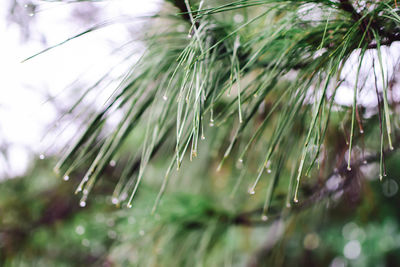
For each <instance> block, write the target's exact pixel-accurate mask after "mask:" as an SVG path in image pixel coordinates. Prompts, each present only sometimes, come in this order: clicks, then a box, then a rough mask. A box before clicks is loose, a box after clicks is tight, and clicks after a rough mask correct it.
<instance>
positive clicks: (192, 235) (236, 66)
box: [5, 0, 400, 266]
mask: <svg viewBox="0 0 400 267" xmlns="http://www.w3.org/2000/svg"><path fill="white" fill-rule="evenodd" d="M168 2H169V4H166V5H165V6H164V8H163V10H162V11H161V12H160V14H159V15H157V16H153V17H149V18H147V19H148V22H149V23H148V25H147V26H146V28H145V30H144V31H143V32H142V35H141V36H140V38H139V39H140V40H142V41H143V44H144V46H145V49H144V51H143V53H142V54H141V56H140V59H139V60H137V61H135V62H133V61H134V60H133V59H132V58H133V57H131V56H132V55H130V57H127V61H128V62H129V64H128V65H129V67H128V68H127V70H126V73H125V74H124V75H123V78H122V79H121V80H120V81H119V82H120V83H119V85H118V87H116V88H115V91H114V92H113V93H112V94H111V95H110V97H109V99H108V100H107V103H106V104H105V105H104V106H103V107H101V108H100V109H99V110H98V112H97V113H96V114H94V115H93V114H92V113H90V114H86V115H87V117H86V118H84V119H86V120H88V121H89V123H88V125H87V127H85V128H84V129H83V131H82V132H80V133H79V134H77V136H76V138H75V139H76V140H74V141H75V144H73V145H71V146H69V147H68V150H67V151H65V152H64V154H63V157H62V159H61V160H60V161H59V162H58V164H57V165H56V167H55V171H56V172H57V173H59V174H60V175H61V176H64V177H69V178H71V179H72V180H73V181H76V179H75V177H79V179H80V178H81V177H83V178H82V180H80V182H79V184H76V188H77V190H76V193H79V194H82V195H81V199H80V201H79V203H80V205H81V206H83V207H84V206H86V205H87V209H88V210H89V211H88V212H87V213H82V215H79V216H77V218H74V219H73V221H71V222H68V223H66V225H64V226H62V229H64V230H62V233H59V236H57V237H56V238H53V240H54V241H55V242H56V243H57V242H58V240H62V239H63V238H65V237H66V236H68V235H70V234H71V233H72V232H73V231H78V232H82V231H81V230H82V228H79V229H77V228H76V227H77V225H80V226H82V227H83V228H84V229H90V231H89V230H88V231H85V233H84V234H81V235H82V237H85V239H86V240H93V242H94V244H95V245H94V247H98V248H99V249H98V250H97V252H98V254H102V253H104V252H105V251H107V252H109V254H108V255H107V256H101V257H100V258H97V260H99V261H103V262H104V260H105V259H104V257H108V258H107V261H108V260H110V261H111V262H116V263H117V264H119V265H133V266H135V265H137V266H153V265H154V266H193V265H195V264H197V265H199V266H221V265H223V264H225V265H227V266H229V265H239V266H242V265H244V264H245V263H247V264H248V265H249V266H263V265H266V266H271V265H277V266H279V265H283V266H286V265H287V266H293V265H297V264H299V262H302V263H304V265H307V262H308V261H311V262H314V263H315V264H316V265H317V266H326V265H328V264H329V263H330V262H332V260H334V259H335V258H337V257H339V258H338V259H337V260H339V261H340V260H342V258H343V255H344V256H346V257H347V258H348V259H351V257H352V255H351V254H350V256H349V255H347V254H346V253H347V252H346V251H344V250H346V246H348V245H349V242H350V241H354V242H353V243H350V245H349V246H350V248H352V247H351V246H356V250H357V249H358V247H357V246H360V249H361V251H362V252H363V253H362V256H360V257H358V256H359V255H358V256H357V257H356V258H357V259H354V261H352V260H353V259H351V261H350V262H351V264H352V265H354V266H365V265H371V266H374V265H378V264H383V263H384V262H385V261H386V262H388V261H394V262H398V257H397V256H395V255H396V251H398V249H399V248H398V246H397V245H396V242H395V241H393V240H398V221H399V220H398V215H397V213H396V212H394V211H393V210H392V207H393V206H392V205H394V204H393V203H391V204H388V202H390V201H386V200H387V198H384V197H383V196H382V193H381V192H380V191H379V190H380V187H381V186H380V184H379V182H378V181H375V180H374V178H377V177H379V178H380V180H383V182H384V183H385V182H388V181H390V179H394V178H396V177H391V176H390V175H391V172H392V171H393V173H394V174H396V175H397V171H398V170H397V169H398V167H397V165H396V164H395V163H396V162H398V157H399V156H398V154H396V153H394V152H393V151H391V150H393V149H396V148H397V146H398V145H399V141H400V140H399V138H398V134H397V131H398V130H397V129H398V124H399V118H398V115H397V113H396V100H395V99H394V98H393V97H392V96H391V94H389V93H388V92H391V91H393V90H394V89H393V88H394V84H395V83H396V79H395V78H391V77H389V75H388V70H387V66H386V65H387V64H386V63H385V59H384V55H383V52H382V51H384V50H383V48H382V46H390V45H391V44H392V43H393V42H395V41H398V40H400V33H399V27H400V19H399V18H400V17H399V9H398V8H397V7H396V2H395V1H392V0H382V1H348V0H340V1H333V0H332V1H331V0H314V1H294V0H293V1H278V0H263V1H252V0H247V1H244V0H240V1H209V2H205V1H198V2H195V3H190V4H189V1H179V0H170V1H168ZM99 27H100V26H99ZM94 29H97V28H93V29H91V30H94ZM91 30H89V31H91ZM89 31H86V32H84V33H82V34H85V33H88V32H89ZM82 34H80V35H77V36H81V35H82ZM71 39H72V38H71ZM386 55H387V54H386ZM368 66H371V69H368ZM395 67H398V66H395ZM349 69H350V70H349ZM396 71H397V70H394V71H393V72H396ZM368 75H370V76H371V77H374V80H375V82H374V81H372V82H371V80H369V79H368ZM101 82H102V80H100V81H99V82H98V83H96V85H99V84H100V83H101ZM344 86H347V87H349V86H350V87H351V89H352V90H353V94H352V95H353V98H352V104H351V107H348V106H345V105H341V104H340V103H339V102H338V101H336V99H335V96H336V93H337V92H338V91H339V90H340V89H341V88H343V87H344ZM101 89H102V88H101V86H98V87H96V86H94V87H90V88H89V89H87V91H85V92H83V94H82V97H81V98H79V100H78V101H77V104H76V105H74V106H73V107H72V108H71V109H70V110H69V111H68V112H69V113H72V112H74V111H75V109H79V108H80V107H81V108H82V106H83V105H84V104H83V99H84V97H86V95H87V94H88V93H89V92H90V91H92V90H101ZM366 91H368V92H373V93H376V97H377V99H378V100H377V104H376V105H375V106H373V107H369V106H367V105H364V104H363V103H362V101H360V98H361V93H363V92H366ZM83 108H84V107H83ZM115 121H117V122H116V123H115ZM378 162H379V164H377V163H378ZM115 163H116V166H114V165H115ZM378 166H379V167H378ZM82 170H85V171H84V174H83V173H82ZM375 170H377V171H376V172H375ZM387 174H388V175H389V177H386V175H387ZM100 177H102V179H100ZM364 178H368V179H371V180H374V181H373V182H368V181H367V182H366V180H365V179H364ZM95 184H96V186H95ZM73 185H75V184H73ZM114 185H115V189H114ZM139 187H140V190H139ZM22 188H24V190H25V187H22ZM33 188H36V187H33ZM110 188H113V190H110ZM96 190H98V192H97V193H96ZM167 190H168V191H169V194H166V195H165V196H163V194H164V192H166V191H167ZM92 191H93V196H91V197H88V196H89V193H90V192H92ZM111 191H113V192H111ZM104 194H106V195H107V196H104ZM92 198H94V200H93V202H92V201H91V199H92ZM109 198H111V199H109ZM395 198H396V201H395V202H396V203H398V197H397V196H396V197H395ZM5 199H6V200H5V201H6V202H7V201H9V200H8V199H12V198H11V197H10V198H9V197H6V198H5ZM375 199H379V201H377V203H382V206H385V208H382V209H380V208H381V207H379V209H378V207H377V206H375V205H371V203H373V200H375ZM110 200H111V201H110ZM104 202H112V203H114V204H116V205H117V207H121V204H124V206H125V205H126V206H128V207H133V209H132V210H127V209H119V208H115V209H114V208H112V210H111V208H110V207H109V206H108V205H101V204H102V203H104ZM7 203H8V202H7ZM100 203H101V204H100ZM383 203H384V204H383ZM7 205H8V204H7ZM327 206H328V209H327ZM97 209H98V210H99V213H98V211H97ZM42 210H43V208H41V207H39V208H37V213H40V212H41V211H42ZM94 210H95V211H94ZM378 210H379V211H381V212H382V213H380V212H378V213H377V211H378ZM354 211H356V212H354ZM98 214H106V215H104V216H108V215H109V216H110V218H115V221H114V222H113V226H114V225H115V228H114V229H113V230H112V231H115V233H113V234H109V231H107V230H105V228H104V220H102V221H101V222H99V224H100V225H97V223H96V222H94V221H93V220H92V218H93V216H94V217H96V216H97V215H98ZM10 216H11V215H10ZM324 216H326V218H328V221H323V220H322V218H324ZM11 217H12V218H14V219H15V218H18V216H16V217H15V216H14V215H12V216H11ZM132 218H133V219H132ZM14 219H13V220H14ZM10 220H11V219H10ZM346 220H352V221H355V222H356V223H357V229H358V230H357V231H358V232H360V231H363V233H364V236H363V237H359V236H357V235H355V236H353V237H351V239H349V238H348V235H346V234H341V233H340V231H341V229H342V228H343V224H344V223H343V222H344V221H346ZM17 221H19V219H18V220H16V221H13V224H17ZM106 221H107V220H106ZM379 223H383V224H384V225H386V226H385V227H383V228H382V229H378V227H377V225H379ZM350 226H352V227H353V228H354V229H356V228H355V227H354V224H350ZM350 226H349V227H350ZM354 229H353V230H354ZM360 229H361V230H360ZM48 231H49V230H48V229H41V230H38V231H36V232H35V235H34V236H33V238H32V241H31V242H33V243H32V244H33V245H32V246H33V247H42V246H45V245H43V240H48V239H50V236H51V233H49V232H48ZM64 231H65V233H64ZM343 231H344V230H343ZM106 232H107V235H108V238H109V237H110V235H111V236H114V239H117V241H115V242H114V241H113V242H109V241H107V240H108V238H107V237H106ZM78 234H79V233H78ZM389 234H390V235H393V238H392V241H387V235H389ZM361 236H362V234H361ZM117 237H118V238H117ZM358 238H360V239H358ZM361 239H362V240H361ZM322 240H323V241H324V242H322ZM385 240H386V241H385ZM68 242H71V243H66V244H67V245H68V246H75V244H77V243H79V242H84V241H83V240H82V241H81V239H79V238H78V239H75V238H71V239H69V238H68ZM90 242H92V241H90ZM357 242H358V243H357ZM385 242H386V243H385ZM84 243H85V244H87V242H84ZM381 243H382V245H374V244H381ZM82 244H83V243H82ZM105 244H107V245H105ZM357 244H358V245H357ZM49 245H50V246H53V244H49ZM343 247H344V248H343ZM348 248H349V247H348ZM353 248H354V247H353ZM44 250H45V251H47V252H45V254H46V253H48V248H47V247H46V246H45V248H44ZM356 250H354V249H353V250H352V253H353V254H354V253H355V252H354V251H356ZM97 252H96V253H97ZM356 252H357V251H356ZM59 253H61V254H63V253H64V252H63V249H60V250H59ZM91 253H92V252H91ZM96 253H94V254H96ZM98 254H96V255H98ZM150 255H152V256H150ZM250 255H251V256H250ZM340 257H341V258H340ZM83 261H84V260H83Z"/></svg>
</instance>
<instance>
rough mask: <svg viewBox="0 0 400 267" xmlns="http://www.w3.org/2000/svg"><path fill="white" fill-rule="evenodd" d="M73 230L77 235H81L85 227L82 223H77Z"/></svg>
mask: <svg viewBox="0 0 400 267" xmlns="http://www.w3.org/2000/svg"><path fill="white" fill-rule="evenodd" d="M75 232H76V233H77V234H78V235H83V234H84V233H85V227H83V226H82V225H78V226H77V227H76V228H75Z"/></svg>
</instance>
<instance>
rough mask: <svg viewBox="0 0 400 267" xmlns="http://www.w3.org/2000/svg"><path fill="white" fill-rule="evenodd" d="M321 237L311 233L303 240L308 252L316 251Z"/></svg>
mask: <svg viewBox="0 0 400 267" xmlns="http://www.w3.org/2000/svg"><path fill="white" fill-rule="evenodd" d="M319 241H320V239H319V236H318V235H317V234H316V233H309V234H307V235H306V236H305V238H304V240H303V245H304V248H306V249H308V250H314V249H316V248H318V246H319Z"/></svg>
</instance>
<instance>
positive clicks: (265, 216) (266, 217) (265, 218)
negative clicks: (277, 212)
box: [261, 214, 268, 222]
mask: <svg viewBox="0 0 400 267" xmlns="http://www.w3.org/2000/svg"><path fill="white" fill-rule="evenodd" d="M261 220H262V221H264V222H266V221H267V220H268V216H267V215H265V214H264V215H263V216H261Z"/></svg>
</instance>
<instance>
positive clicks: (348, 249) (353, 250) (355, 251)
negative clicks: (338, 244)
mask: <svg viewBox="0 0 400 267" xmlns="http://www.w3.org/2000/svg"><path fill="white" fill-rule="evenodd" d="M360 253H361V245H360V242H359V241H358V240H351V241H350V242H348V243H347V244H346V245H345V246H344V249H343V254H344V256H345V257H346V258H348V259H351V260H355V259H357V258H358V257H359V256H360Z"/></svg>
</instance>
